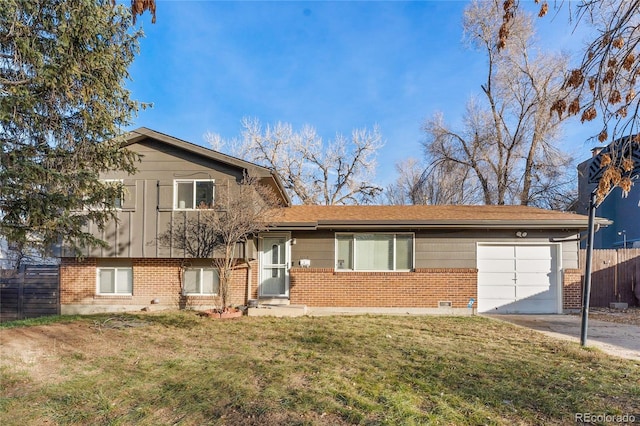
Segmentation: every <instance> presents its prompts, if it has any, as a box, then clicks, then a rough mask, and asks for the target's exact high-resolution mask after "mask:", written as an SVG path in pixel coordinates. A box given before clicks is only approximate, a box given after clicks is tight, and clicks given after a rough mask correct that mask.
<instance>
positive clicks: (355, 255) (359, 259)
mask: <svg viewBox="0 0 640 426" xmlns="http://www.w3.org/2000/svg"><path fill="white" fill-rule="evenodd" d="M336 269H337V270H339V271H410V270H411V269H413V234H391V233H353V234H351V233H350V234H346V233H345V234H342V233H341V234H336Z"/></svg>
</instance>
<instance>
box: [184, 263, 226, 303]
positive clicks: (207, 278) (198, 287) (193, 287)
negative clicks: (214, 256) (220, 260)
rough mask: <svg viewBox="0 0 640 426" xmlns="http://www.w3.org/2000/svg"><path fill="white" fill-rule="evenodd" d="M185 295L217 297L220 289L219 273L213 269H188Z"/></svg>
mask: <svg viewBox="0 0 640 426" xmlns="http://www.w3.org/2000/svg"><path fill="white" fill-rule="evenodd" d="M183 287H184V288H183V290H182V291H183V293H184V294H185V295H188V296H201V295H206V296H211V295H217V294H218V292H219V289H220V279H219V276H218V271H216V270H215V269H213V268H186V269H185V270H184V286H183Z"/></svg>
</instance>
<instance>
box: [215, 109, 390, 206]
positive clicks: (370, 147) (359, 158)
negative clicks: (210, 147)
mask: <svg viewBox="0 0 640 426" xmlns="http://www.w3.org/2000/svg"><path fill="white" fill-rule="evenodd" d="M242 128H243V129H242V137H241V139H240V140H239V141H238V140H236V141H230V143H229V145H231V151H232V154H233V155H235V156H237V157H240V158H243V159H246V160H248V161H253V162H255V163H257V164H261V165H263V166H266V167H269V168H272V169H274V170H275V171H276V172H277V173H278V174H279V175H280V177H282V179H283V183H284V186H285V188H286V189H287V190H288V191H290V192H291V193H292V194H293V198H294V200H295V201H297V202H299V203H302V204H326V205H333V204H368V203H371V202H373V201H374V200H375V199H376V197H377V196H378V195H379V194H380V193H381V192H382V188H380V187H379V186H378V185H376V184H374V183H372V180H373V177H374V174H375V168H376V161H375V159H376V154H377V152H378V149H380V148H381V147H382V145H383V143H382V135H381V134H380V131H379V129H378V128H377V127H374V128H373V130H367V129H357V130H354V131H353V133H352V134H351V138H346V137H344V136H342V135H337V136H336V138H335V139H334V140H332V141H330V142H329V143H328V144H326V143H324V142H323V140H322V138H321V137H320V136H319V135H318V134H317V132H316V130H315V129H314V128H313V127H311V126H304V127H303V128H302V129H301V130H299V131H295V130H294V129H293V126H292V125H291V124H287V123H277V124H275V125H267V126H266V127H264V128H263V127H262V125H261V124H260V122H259V121H258V120H257V119H247V118H245V119H243V120H242ZM206 138H207V139H209V140H212V141H216V140H217V139H216V136H215V135H208V136H206ZM218 146H224V145H222V144H220V143H218Z"/></svg>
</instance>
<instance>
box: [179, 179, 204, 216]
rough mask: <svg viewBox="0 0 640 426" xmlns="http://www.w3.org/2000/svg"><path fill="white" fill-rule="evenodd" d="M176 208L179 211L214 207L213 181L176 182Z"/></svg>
mask: <svg viewBox="0 0 640 426" xmlns="http://www.w3.org/2000/svg"><path fill="white" fill-rule="evenodd" d="M174 193H175V197H174V199H175V201H174V208H175V209H178V210H184V209H197V208H211V207H213V195H214V181H213V180H177V181H175V191H174Z"/></svg>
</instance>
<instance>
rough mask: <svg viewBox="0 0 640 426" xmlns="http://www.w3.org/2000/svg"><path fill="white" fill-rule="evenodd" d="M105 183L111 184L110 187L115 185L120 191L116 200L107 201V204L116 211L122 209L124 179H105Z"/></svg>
mask: <svg viewBox="0 0 640 426" xmlns="http://www.w3.org/2000/svg"><path fill="white" fill-rule="evenodd" d="M102 181H103V182H104V183H106V184H110V185H114V186H117V187H118V189H119V191H118V195H116V196H115V197H114V198H112V199H111V200H107V202H108V203H109V204H111V205H112V206H113V207H114V208H116V209H121V208H122V199H123V198H124V197H123V189H122V184H123V182H122V179H103V180H102Z"/></svg>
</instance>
